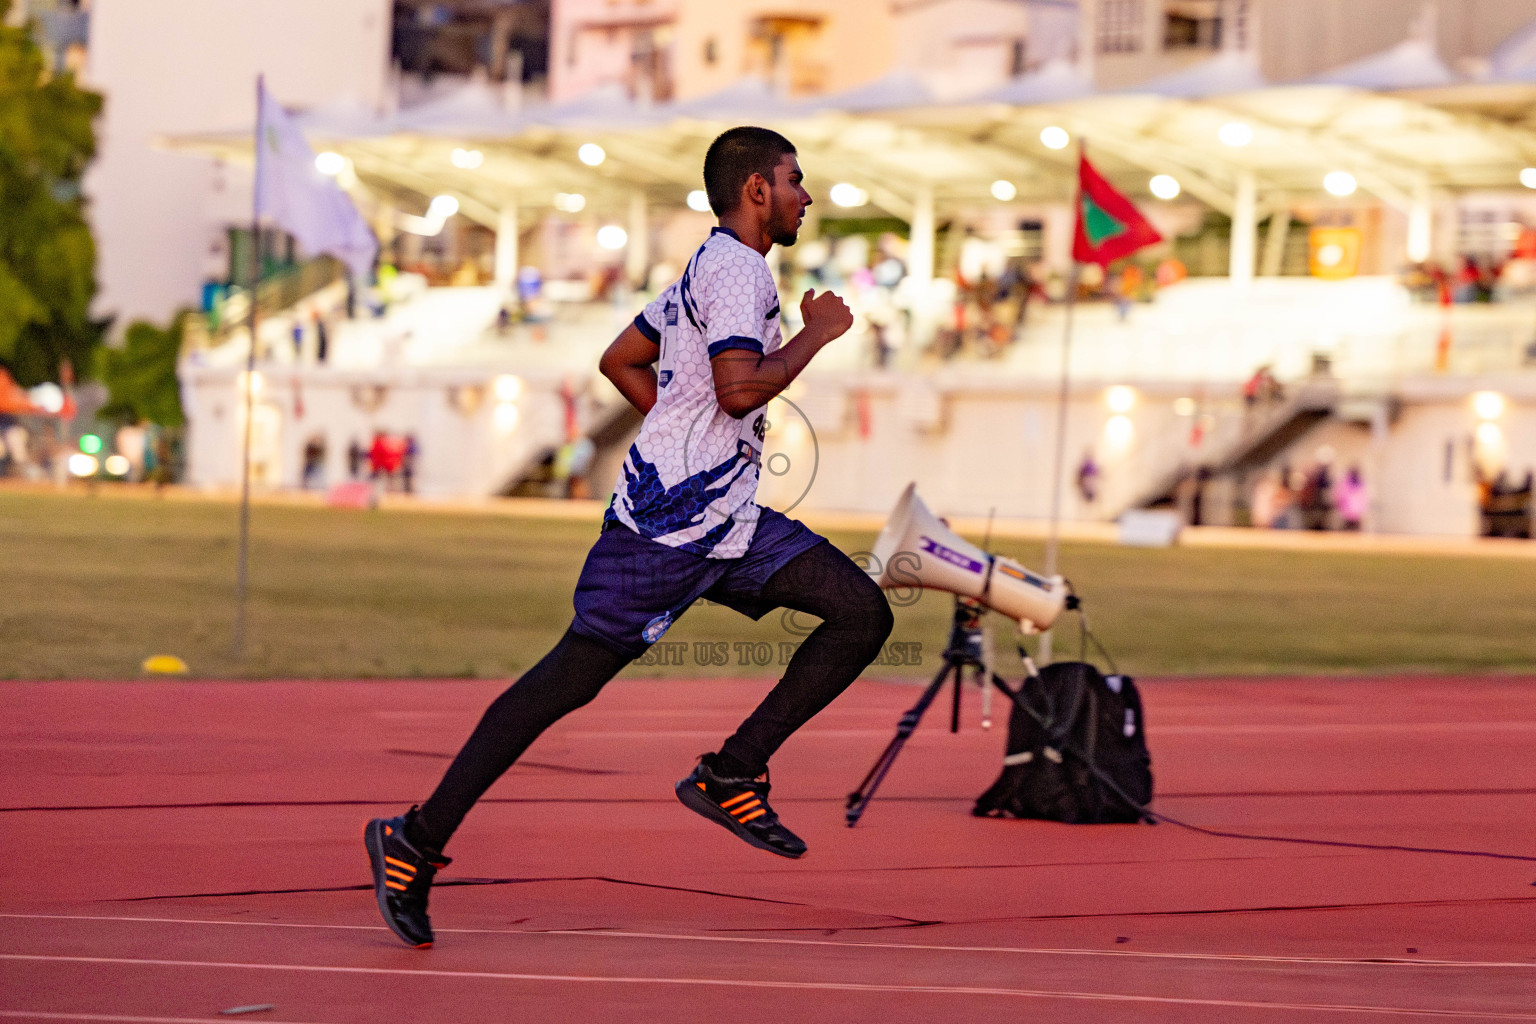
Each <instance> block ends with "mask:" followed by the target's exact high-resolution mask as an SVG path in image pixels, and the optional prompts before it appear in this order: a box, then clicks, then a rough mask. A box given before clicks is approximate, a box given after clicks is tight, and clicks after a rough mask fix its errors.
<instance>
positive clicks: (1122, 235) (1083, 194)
mask: <svg viewBox="0 0 1536 1024" xmlns="http://www.w3.org/2000/svg"><path fill="white" fill-rule="evenodd" d="M1162 240H1163V236H1162V235H1160V234H1158V233H1157V229H1156V228H1154V227H1153V226H1152V225H1151V224H1149V223H1147V219H1146V218H1145V217H1143V216H1142V215H1141V211H1140V210H1138V209H1136V205H1135V204H1134V203H1132V202H1131V201H1130V200H1129V199H1127V198H1125V196H1123V195H1121V194H1120V193H1119V192H1117V191H1115V187H1114V186H1113V185H1111V184H1110V183H1109V182H1107V181H1105V180H1104V178H1103V176H1102V175H1100V174H1099V172H1098V171H1096V170H1094V169H1093V165H1092V164H1090V163H1089V162H1088V158H1087V157H1086V156H1080V157H1078V161H1077V230H1076V232H1075V237H1074V238H1073V240H1072V258H1073V259H1074V260H1077V261H1078V262H1079V263H1097V264H1098V265H1099V266H1101V267H1107V266H1109V265H1110V264H1111V263H1113V262H1114V261H1115V260H1117V259H1119V258H1120V257H1122V256H1129V255H1130V254H1131V253H1133V252H1135V251H1136V250H1137V249H1143V248H1146V247H1147V246H1149V245H1153V244H1155V243H1157V242H1161V241H1162Z"/></svg>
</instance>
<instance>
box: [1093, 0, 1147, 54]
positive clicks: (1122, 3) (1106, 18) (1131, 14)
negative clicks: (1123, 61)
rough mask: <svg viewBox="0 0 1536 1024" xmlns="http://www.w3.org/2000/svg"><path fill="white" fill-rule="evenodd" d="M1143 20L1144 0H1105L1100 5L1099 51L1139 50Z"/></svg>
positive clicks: (1128, 51)
mask: <svg viewBox="0 0 1536 1024" xmlns="http://www.w3.org/2000/svg"><path fill="white" fill-rule="evenodd" d="M1143 21H1144V15H1143V7H1142V0H1104V2H1103V3H1102V4H1100V5H1099V24H1098V46H1099V52H1100V53H1137V52H1139V51H1140V50H1141V37H1142V22H1143Z"/></svg>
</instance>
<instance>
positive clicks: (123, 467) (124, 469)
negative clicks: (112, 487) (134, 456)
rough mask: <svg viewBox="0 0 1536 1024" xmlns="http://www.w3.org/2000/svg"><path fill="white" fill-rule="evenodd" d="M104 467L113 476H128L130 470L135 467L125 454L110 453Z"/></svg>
mask: <svg viewBox="0 0 1536 1024" xmlns="http://www.w3.org/2000/svg"><path fill="white" fill-rule="evenodd" d="M103 468H104V469H106V471H107V472H108V473H111V474H112V475H113V476H127V475H128V470H130V469H132V468H133V464H132V463H130V462H129V461H128V459H127V458H126V457H125V456H122V455H108V456H107V461H106V462H105V463H104V464H103Z"/></svg>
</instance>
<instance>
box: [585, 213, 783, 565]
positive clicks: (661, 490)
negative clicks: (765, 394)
mask: <svg viewBox="0 0 1536 1024" xmlns="http://www.w3.org/2000/svg"><path fill="white" fill-rule="evenodd" d="M635 326H636V327H637V328H639V329H640V333H642V334H644V335H645V336H646V337H647V338H650V339H651V340H652V341H654V342H656V343H657V344H658V345H660V346H661V356H660V359H659V361H658V362H657V366H656V404H655V406H653V407H652V409H651V411H650V412H649V413H647V414H646V416H645V422H644V423H643V424H642V425H641V427H640V435H639V436H638V437H637V438H635V443H634V444H633V445H631V446H630V449H629V455H628V456H627V457H626V458H625V460H624V468H623V470H622V471H621V472H620V473H619V480H618V483H617V485H616V486H615V488H614V494H613V501H612V502H610V503H609V505H608V512H607V516H606V518H607V519H608V520H609V521H613V520H617V521H618V522H620V523H623V524H624V525H625V526H627V527H629V528H630V529H631V530H634V531H635V532H636V533H638V534H640V535H641V536H643V537H649V538H651V539H652V540H655V541H659V542H661V543H662V544H666V545H669V546H670V547H675V548H682V549H683V550H685V551H691V552H693V553H694V554H698V555H704V556H705V557H708V558H740V557H741V556H742V555H744V554H746V553H747V546H748V545H749V544H751V543H752V535H753V532H754V531H755V530H756V528H757V516H758V506H757V504H756V503H755V502H754V501H753V498H754V497H755V496H756V494H757V475H758V467H759V465H760V463H761V461H762V452H763V432H764V427H765V420H764V408H758V409H756V410H754V411H752V412H750V413H748V414H747V415H745V416H743V417H742V418H740V419H737V418H735V417H734V416H731V415H730V414H728V413H727V412H726V411H725V410H724V409H722V408H720V402H719V400H718V399H717V398H716V397H715V380H714V375H713V373H712V371H711V369H710V365H709V361H710V359H711V358H712V357H714V356H717V355H719V354H720V353H721V352H724V351H726V350H728V349H744V350H746V351H749V352H762V353H766V352H772V351H774V350H775V349H777V348H778V347H779V344H780V342H781V340H782V336H781V334H780V329H779V293H778V289H777V288H775V287H774V283H773V273H772V271H770V270H769V269H768V262H767V261H766V260H765V259H763V257H762V256H761V255H760V254H759V253H758V252H757V250H755V249H751V248H749V247H748V246H746V245H745V244H743V243H742V242H741V241H740V240H739V239H738V238H737V237H736V235H735V234H734V233H733V232H732V231H730V230H729V229H727V228H715V229H714V230H713V231H712V232H710V235H709V238H708V239H706V240H705V242H704V244H703V245H701V246H699V250H698V252H696V253H694V254H693V258H692V259H690V260H689V261H688V266H687V268H686V269H685V270H684V271H683V276H682V277H681V278H679V279H678V280H677V281H675V282H673V283H672V284H670V285H668V286H667V288H666V289H665V290H663V291H662V293H661V294H660V295H658V296H657V297H656V299H655V300H654V301H653V302H651V303H650V304H649V305H647V306H646V307H645V310H644V311H643V312H641V314H640V315H639V316H637V317H635Z"/></svg>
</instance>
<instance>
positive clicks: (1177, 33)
mask: <svg viewBox="0 0 1536 1024" xmlns="http://www.w3.org/2000/svg"><path fill="white" fill-rule="evenodd" d="M1164 12H1165V13H1164V20H1163V49H1165V50H1219V49H1221V27H1222V26H1221V0H1166V3H1165V6H1164Z"/></svg>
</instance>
